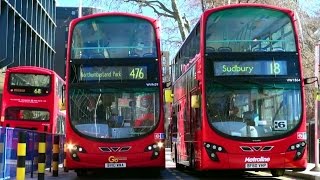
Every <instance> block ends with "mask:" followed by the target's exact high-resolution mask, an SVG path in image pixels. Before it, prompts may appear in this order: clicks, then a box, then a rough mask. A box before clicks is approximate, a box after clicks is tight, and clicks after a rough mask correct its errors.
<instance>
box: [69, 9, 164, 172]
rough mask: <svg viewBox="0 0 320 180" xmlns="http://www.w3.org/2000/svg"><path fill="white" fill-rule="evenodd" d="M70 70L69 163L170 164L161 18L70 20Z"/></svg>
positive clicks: (84, 167)
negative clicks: (167, 145) (166, 135)
mask: <svg viewBox="0 0 320 180" xmlns="http://www.w3.org/2000/svg"><path fill="white" fill-rule="evenodd" d="M69 29H70V31H69V38H68V48H67V63H66V64H67V66H66V67H67V70H66V72H67V75H66V93H67V96H66V107H67V111H66V114H67V123H66V128H67V129H66V132H67V133H66V143H67V147H68V149H69V150H68V152H67V157H66V166H67V168H68V169H71V170H75V171H76V172H77V174H78V175H79V176H81V175H83V174H85V173H86V172H87V171H88V170H92V169H100V168H106V169H108V168H152V169H156V170H159V169H162V168H164V167H165V153H164V148H163V143H164V114H163V106H162V104H163V100H162V99H163V98H162V97H163V93H162V68H161V61H160V60H161V52H160V42H159V27H158V25H157V21H156V20H154V19H151V18H149V17H145V16H140V15H135V14H128V13H116V12H114V13H111V12H110V13H102V14H94V15H89V16H84V17H81V18H78V19H75V20H73V21H72V22H71V23H70V28H69Z"/></svg>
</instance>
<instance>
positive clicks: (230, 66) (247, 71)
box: [213, 61, 288, 76]
mask: <svg viewBox="0 0 320 180" xmlns="http://www.w3.org/2000/svg"><path fill="white" fill-rule="evenodd" d="M213 67H214V69H213V72H214V75H215V76H241V75H245V76H250V75H252V76H263V75H265V76H268V75H273V76H274V75H288V68H287V61H215V62H213Z"/></svg>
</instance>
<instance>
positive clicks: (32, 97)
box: [1, 66, 65, 134]
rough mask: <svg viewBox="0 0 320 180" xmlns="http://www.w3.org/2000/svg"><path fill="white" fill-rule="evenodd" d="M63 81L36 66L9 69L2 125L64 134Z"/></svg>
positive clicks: (5, 81)
mask: <svg viewBox="0 0 320 180" xmlns="http://www.w3.org/2000/svg"><path fill="white" fill-rule="evenodd" d="M63 95H64V80H63V79H62V78H61V77H60V76H59V75H57V74H56V73H55V72H54V71H52V70H50V69H46V68H42V67H35V66H18V67H12V68H8V69H7V70H6V73H5V79H4V86H3V94H2V109H1V126H3V127H13V128H23V129H30V130H36V131H40V132H48V133H52V134H64V129H65V128H64V126H65V112H64V111H63V107H62V106H63V101H62V99H63Z"/></svg>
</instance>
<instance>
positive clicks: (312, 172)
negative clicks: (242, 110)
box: [26, 149, 320, 180]
mask: <svg viewBox="0 0 320 180" xmlns="http://www.w3.org/2000/svg"><path fill="white" fill-rule="evenodd" d="M175 166H176V165H175V163H174V162H172V161H171V152H170V150H169V149H166V168H175ZM285 175H286V176H290V177H297V178H301V179H310V180H320V165H318V168H315V164H313V163H308V165H307V169H306V170H305V171H300V172H295V171H292V170H286V171H285ZM61 176H63V177H76V175H75V173H74V172H72V173H70V172H69V173H67V172H63V168H62V166H60V168H59V177H61ZM45 177H46V178H45V179H48V180H50V179H57V178H58V177H53V176H52V172H50V171H49V170H46V172H45ZM34 179H37V173H35V175H34V177H33V178H31V177H30V175H26V180H34Z"/></svg>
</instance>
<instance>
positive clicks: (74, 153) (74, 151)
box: [66, 143, 87, 161]
mask: <svg viewBox="0 0 320 180" xmlns="http://www.w3.org/2000/svg"><path fill="white" fill-rule="evenodd" d="M66 147H67V149H68V150H69V153H70V156H71V158H72V159H73V160H75V161H80V158H79V155H78V153H86V152H87V151H86V150H85V149H84V148H83V147H81V146H79V145H75V144H72V143H69V144H67V145H66Z"/></svg>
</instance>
